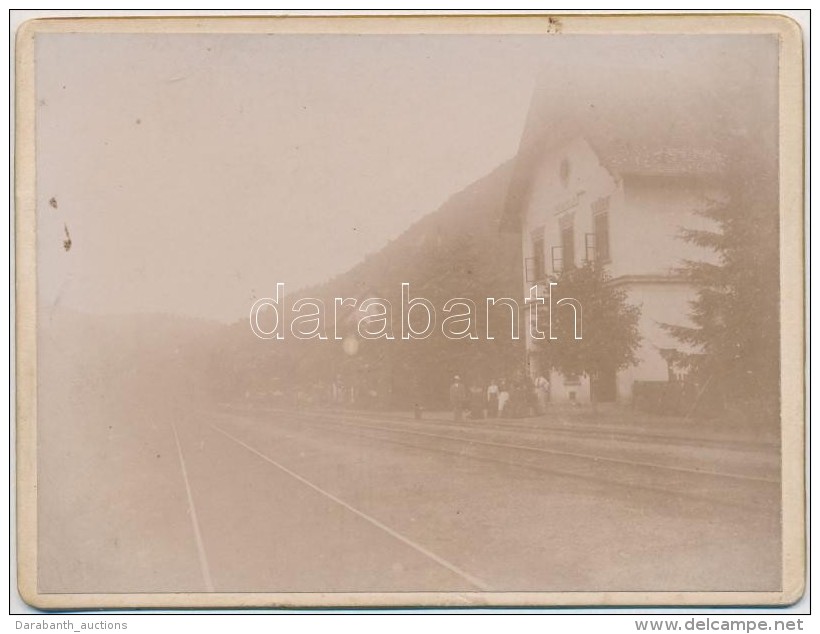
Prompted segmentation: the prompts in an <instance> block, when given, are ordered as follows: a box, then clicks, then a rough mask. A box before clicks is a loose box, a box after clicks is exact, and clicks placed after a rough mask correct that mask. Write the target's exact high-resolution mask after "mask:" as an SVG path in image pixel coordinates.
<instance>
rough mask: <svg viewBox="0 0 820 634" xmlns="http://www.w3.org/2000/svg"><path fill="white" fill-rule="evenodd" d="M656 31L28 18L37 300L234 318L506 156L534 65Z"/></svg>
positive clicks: (323, 270) (648, 50)
mask: <svg viewBox="0 0 820 634" xmlns="http://www.w3.org/2000/svg"><path fill="white" fill-rule="evenodd" d="M668 41H670V38H668V37H666V39H663V38H660V39H658V38H652V39H646V38H644V39H641V37H640V36H639V37H635V36H632V37H629V36H627V37H625V38H616V37H612V36H610V37H606V38H602V37H600V36H591V37H584V36H561V37H559V38H555V37H543V36H509V35H508V36H488V35H482V36H460V35H449V36H421V35H403V36H395V35H393V36H375V35H367V36H355V35H348V36H337V35H313V36H309V35H219V34H212V35H206V34H203V35H199V34H196V35H193V34H191V35H187V34H174V35H160V34H157V35H128V34H107V35H106V34H102V35H96V34H38V35H37V41H36V64H37V66H36V69H37V70H36V72H37V120H36V125H37V147H36V151H37V197H38V200H37V212H38V267H39V293H40V302H41V306H42V307H43V308H48V307H49V306H53V305H54V304H55V303H56V304H58V305H62V306H68V307H71V308H75V309H79V310H83V311H88V312H95V313H129V312H168V313H175V314H185V315H194V316H200V317H207V318H214V319H220V320H229V321H233V320H235V319H239V318H245V317H246V316H247V314H248V311H249V309H250V306H251V304H252V303H253V300H254V299H255V298H256V297H264V296H271V295H273V294H274V293H275V288H276V286H275V285H276V282H285V283H286V285H287V289H288V290H289V291H294V290H297V289H298V288H299V287H301V286H304V285H307V284H313V283H316V282H321V281H323V280H325V279H327V278H329V277H331V276H332V275H334V274H337V273H340V272H343V271H344V270H346V269H348V268H350V267H351V266H353V265H354V264H356V263H357V262H358V261H359V260H361V259H362V258H363V257H364V256H365V255H366V254H367V253H370V252H374V251H377V250H378V249H380V248H381V247H382V246H384V245H385V244H386V243H387V241H388V240H390V239H392V238H395V237H396V236H398V235H399V234H400V233H401V232H402V231H403V230H404V229H405V228H407V227H408V226H409V225H410V224H412V222H414V221H415V220H417V219H419V218H420V217H422V216H423V215H425V214H427V213H429V212H431V211H433V210H435V209H436V208H437V207H438V206H439V205H440V204H442V203H443V202H444V201H445V200H446V199H447V198H448V197H449V196H450V195H452V194H454V193H456V192H458V191H460V190H461V189H463V188H465V187H466V186H468V185H469V184H471V183H472V182H474V181H475V180H477V179H479V178H481V177H482V176H484V175H485V174H487V173H488V172H490V171H491V170H492V169H494V168H495V167H497V166H498V165H499V164H501V163H502V162H504V161H506V160H508V159H510V158H511V157H513V156H514V155H515V154H516V151H517V149H518V145H519V141H520V139H521V133H522V130H523V127H524V123H525V119H526V115H527V110H528V107H529V103H530V99H531V97H532V93H533V86H534V83H535V77H536V76H537V74H538V73H539V72H540V71H542V69H543V68H544V67H545V65H549V64H553V65H561V66H562V67H563V68H565V69H566V67H567V66H569V67H570V68H572V67H573V66H572V65H573V64H578V66H577V67H578V68H579V69H580V68H584V69H585V70H584V71H583V72H585V73H593V74H594V73H595V72H599V73H611V72H612V68H613V67H612V65H611V63H610V64H609V65H606V64H603V65H602V64H601V61H610V60H611V55H612V52H613V51H619V50H620V51H624V50H627V49H628V50H631V51H632V52H631V53H630V54H631V59H632V60H633V61H632V62H630V63H643V61H642V60H646V58H647V56H649V57H653V56H654V57H656V58H657V60H658V62H657V63H662V60H663V58H664V47H665V44H663V42H668ZM681 41H682V40H681V39H680V38H678V42H679V44H678V48H680V42H681ZM615 42H617V46H616V47H613V43H615ZM648 42H651V43H652V44H651V46H648V45H647V43H648ZM659 42H661V43H660V44H659ZM685 43H686V46H687V47H690V48H691V50H692V51H696V50H697V49H698V46H699V44H698V41H697V38H696V37H691V36H690V37H688V38H687V39H686V40H685ZM747 45H748V42H747ZM677 55H678V58H679V59H684V60H685V59H686V51H685V50H684V51H682V52H681V50H679V51H678V53H677ZM741 57H742V56H741ZM698 64H700V62H698ZM700 66H701V67H702V66H703V65H702V64H700ZM596 68H597V69H598V70H597V71H596V70H595V69H596ZM590 69H592V70H590ZM579 72H580V71H579ZM593 80H594V78H593ZM560 98H561V95H560V94H557V95H556V99H560ZM52 197H53V198H54V199H55V201H56V205H57V208H56V209H55V208H54V207H53V206H52V205H50V204H49V201H50V200H51V199H52ZM64 227H67V228H68V231H69V233H70V236H71V240H72V247H71V249H70V251H68V252H66V251H65V250H64V249H63V240H64V238H65V235H64V231H65V229H64Z"/></svg>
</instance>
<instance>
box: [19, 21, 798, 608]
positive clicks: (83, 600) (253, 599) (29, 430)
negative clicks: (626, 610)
mask: <svg viewBox="0 0 820 634" xmlns="http://www.w3.org/2000/svg"><path fill="white" fill-rule="evenodd" d="M43 33H167V34H177V33H179V34H181V33H220V34H228V33H236V34H243V33H248V34H250V33H277V34H284V33H290V34H330V33H334V34H342V33H356V34H410V33H424V34H488V35H501V34H508V35H513V34H518V35H523V34H531V35H543V36H544V37H561V36H562V35H565V34H601V35H611V34H647V33H653V34H670V35H671V34H726V35H729V34H774V35H777V36H778V37H779V41H780V74H779V85H780V107H779V115H780V117H779V133H780V137H779V143H780V153H779V158H780V161H779V197H780V244H779V247H780V338H781V369H780V372H781V374H780V380H781V461H782V549H783V552H782V561H783V576H782V587H781V590H780V591H779V592H725V591H721V592H686V591H681V592H658V591H649V592H616V591H613V592H518V591H515V592H368V593H358V592H356V593H350V592H339V593H336V592H333V593H329V592H317V593H307V592H292V593H291V592H288V593H219V592H215V593H128V594H116V593H106V594H80V593H71V594H47V593H40V592H39V591H38V589H37V575H36V571H37V539H36V535H37V521H38V518H37V481H36V475H37V454H36V448H37V354H36V353H37V346H36V342H37V310H36V305H37V301H36V300H37V292H36V288H37V286H36V253H37V235H36V209H35V206H36V205H35V194H36V174H35V156H36V152H35V104H36V100H35V56H34V40H35V37H36V36H37V35H38V34H43ZM15 74H16V78H15V88H14V89H15V93H16V94H15V102H14V106H15V112H14V117H15V129H14V135H15V136H14V152H15V156H14V179H15V180H14V187H15V190H14V204H15V247H16V248H15V255H14V258H15V268H16V280H15V281H16V316H15V317H16V326H15V327H16V331H15V338H16V342H15V343H16V368H15V369H16V415H17V418H16V479H17V482H16V523H17V526H16V528H17V535H16V538H17V560H18V571H17V572H18V589H19V592H20V595H21V597H22V599H23V600H24V601H25V602H26V603H28V604H30V605H32V606H34V607H36V608H40V609H46V610H55V609H82V608H109V609H110V608H114V609H124V608H252V607H280V608H308V607H312V608H315V607H326V608H330V607H352V608H365V607H423V606H429V607H432V606H441V607H469V608H480V607H509V606H515V607H556V606H563V607H569V606H610V607H612V606H730V605H731V606H777V605H788V604H791V603H793V602H795V601H798V600H799V599H800V597H801V596H802V594H803V592H804V586H805V576H806V565H807V555H806V534H805V517H806V515H805V513H806V495H805V491H806V482H805V433H806V432H805V423H806V421H805V368H806V357H805V355H806V352H805V335H804V333H805V317H804V315H805V287H804V280H805V264H804V260H805V254H804V197H805V192H804V134H805V132H804V105H803V103H804V97H803V91H804V86H803V83H804V81H803V44H802V30H801V27H800V26H799V25H798V23H797V22H795V21H794V20H792V19H791V18H789V17H787V16H782V15H774V14H662V15H659V14H549V15H548V14H509V15H506V14H505V15H498V14H489V15H488V14H468V13H461V14H459V15H410V16H408V15H332V16H327V15H325V16H322V15H287V16H266V15H252V16H181V17H176V16H175V17H153V16H151V17H149V16H145V17H79V18H42V19H39V18H38V19H33V20H29V21H26V22H25V23H23V24H22V25H21V26H20V28H19V29H18V32H17V36H16V60H15Z"/></svg>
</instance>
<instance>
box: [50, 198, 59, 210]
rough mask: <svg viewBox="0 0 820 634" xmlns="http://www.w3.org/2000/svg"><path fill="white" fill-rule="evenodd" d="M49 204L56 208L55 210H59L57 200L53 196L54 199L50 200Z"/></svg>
mask: <svg viewBox="0 0 820 634" xmlns="http://www.w3.org/2000/svg"><path fill="white" fill-rule="evenodd" d="M48 204H49V205H51V206H52V207H54V209H57V198H55V197H54V196H52V197H51V198H50V199H49V201H48Z"/></svg>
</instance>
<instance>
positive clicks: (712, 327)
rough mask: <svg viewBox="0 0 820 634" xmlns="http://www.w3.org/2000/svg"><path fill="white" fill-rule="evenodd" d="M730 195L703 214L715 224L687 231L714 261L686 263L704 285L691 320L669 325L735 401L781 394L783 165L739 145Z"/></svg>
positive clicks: (696, 363) (708, 378) (709, 378)
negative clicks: (779, 180) (780, 207)
mask: <svg viewBox="0 0 820 634" xmlns="http://www.w3.org/2000/svg"><path fill="white" fill-rule="evenodd" d="M732 148H733V149H734V151H732V152H731V153H730V154H729V156H731V162H730V163H729V164H728V165H727V169H726V172H725V174H724V175H723V177H722V179H721V180H722V187H721V189H722V190H723V193H722V195H721V197H720V199H719V200H716V201H712V202H711V204H709V205H707V206H706V207H705V208H704V209H703V210H702V211H700V212H699V214H700V215H702V216H703V217H705V218H708V219H709V220H710V221H711V224H712V228H711V229H691V228H684V229H682V230H681V234H680V237H681V239H683V240H686V241H687V242H690V243H692V244H695V245H698V246H700V247H705V248H707V249H709V250H711V251H712V252H713V253H714V255H715V258H714V260H713V261H691V260H690V261H686V262H684V263H683V266H682V267H681V273H682V274H683V275H684V276H685V277H686V278H687V279H688V280H689V281H690V282H691V283H692V285H693V286H694V287H695V288H696V289H697V291H696V297H695V299H694V300H693V301H691V302H690V306H691V311H690V315H689V317H690V320H691V324H689V325H680V324H664V327H665V328H666V329H667V330H668V331H669V332H671V333H672V334H673V335H674V336H675V337H676V338H677V339H679V340H680V341H681V342H683V343H685V344H687V345H688V347H689V348H690V350H691V352H689V353H688V354H684V355H683V361H684V363H686V364H688V365H689V367H690V368H691V369H692V370H693V371H694V374H695V376H696V377H697V378H698V379H699V381H700V382H701V383H702V384H705V383H707V382H708V383H710V384H711V385H712V386H713V387H715V388H718V389H719V390H720V392H721V393H722V394H723V395H724V396H725V397H726V398H729V399H746V398H749V397H766V398H773V397H775V398H776V395H777V393H778V390H779V371H780V365H779V359H780V354H779V342H780V333H779V305H780V298H779V259H778V254H779V250H778V233H779V232H778V220H779V214H778V204H777V203H778V201H777V184H776V180H775V179H776V170H775V167H776V164H775V162H774V161H773V160H772V159H771V158H770V157H766V156H763V155H762V153H761V152H760V151H756V149H755V148H754V146H752V145H751V144H749V143H744V144H739V143H735V144H734V145H733V146H732Z"/></svg>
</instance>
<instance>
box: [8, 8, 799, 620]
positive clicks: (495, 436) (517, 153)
mask: <svg viewBox="0 0 820 634" xmlns="http://www.w3.org/2000/svg"><path fill="white" fill-rule="evenodd" d="M16 47H17V53H16V54H17V68H16V73H17V80H16V81H17V85H16V98H17V104H16V125H17V147H16V168H15V169H16V172H15V174H16V214H17V216H16V218H17V220H16V223H17V224H16V232H17V233H16V244H17V262H16V268H17V276H18V278H17V295H16V302H17V313H16V315H17V317H16V318H17V334H16V337H17V340H16V345H17V370H16V381H17V429H16V439H17V469H18V471H17V494H16V495H17V505H18V506H17V520H16V521H17V559H18V566H19V570H18V576H19V589H20V593H21V595H22V597H23V599H24V600H25V601H26V602H28V603H29V604H31V605H33V606H35V607H38V608H46V609H49V608H51V609H54V608H56V609H65V608H70V607H82V608H94V607H98V608H110V607H121V608H122V607H186V606H187V607H194V606H199V607H239V606H259V607H265V606H292V607H300V606H301V607H311V606H313V607H321V606H436V605H439V606H453V605H458V606H462V607H471V606H472V607H475V606H493V605H513V606H515V605H519V606H539V605H540V606H550V605H552V606H555V605H559V606H560V605H726V604H732V605H783V604H788V603H791V602H794V601H797V600H798V599H799V598H800V596H801V595H802V593H803V583H804V581H803V580H804V576H805V565H806V560H805V547H804V533H803V531H804V517H805V516H804V512H805V511H804V498H803V494H804V493H803V490H804V485H805V483H804V481H803V480H804V475H803V474H804V462H803V455H804V444H803V442H804V441H803V438H804V435H803V434H804V431H803V430H804V424H805V421H804V414H803V389H804V384H803V381H804V378H803V346H804V341H803V336H804V333H803V328H804V323H803V275H804V273H803V260H802V257H803V255H802V248H803V233H802V232H803V208H802V205H803V203H802V195H803V194H802V187H803V174H802V169H803V167H802V164H801V160H802V146H801V143H802V139H803V127H802V110H801V107H802V93H801V90H802V87H801V83H800V82H801V81H802V76H803V75H802V72H803V71H802V66H801V64H802V61H801V54H802V53H801V36H800V31H799V27H797V26H795V24H794V23H792V22H791V21H790V20H788V19H787V18H782V17H776V16H745V17H738V16H735V17H727V16H722V17H721V16H705V17H704V16H701V17H691V18H683V17H673V16H665V17H657V16H655V17H652V16H643V17H641V16H632V17H631V18H622V17H621V18H619V17H612V18H607V17H603V16H598V17H595V16H586V17H583V16H574V17H548V16H544V15H542V16H506V17H505V16H495V17H467V16H462V17H451V18H441V17H438V18H435V17H429V18H423V17H404V18H402V17H388V16H382V17H359V18H344V17H329V18H328V17H324V18H323V17H290V18H288V17H285V18H278V19H265V18H247V19H219V18H210V19H209V18H201V19H199V18H187V19H176V20H174V19H167V20H165V19H123V20H106V19H93V18H89V19H73V20H52V19H44V20H33V21H29V22H26V23H25V24H24V25H23V26H22V27H21V29H20V30H19V31H18V34H17V41H16Z"/></svg>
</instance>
